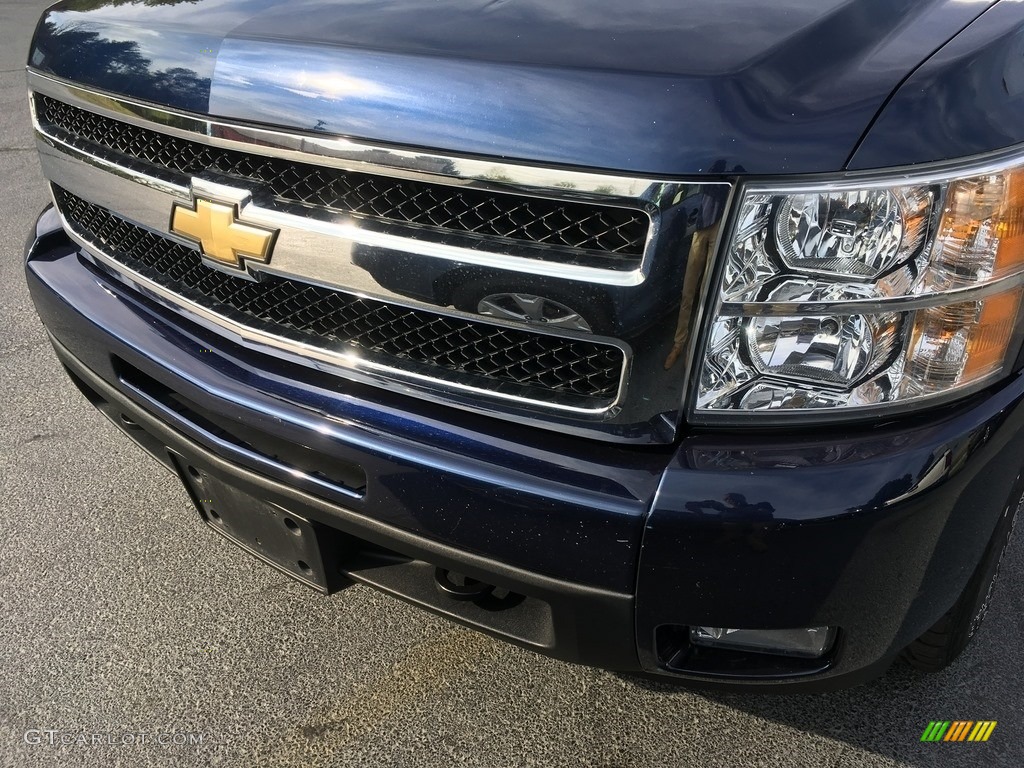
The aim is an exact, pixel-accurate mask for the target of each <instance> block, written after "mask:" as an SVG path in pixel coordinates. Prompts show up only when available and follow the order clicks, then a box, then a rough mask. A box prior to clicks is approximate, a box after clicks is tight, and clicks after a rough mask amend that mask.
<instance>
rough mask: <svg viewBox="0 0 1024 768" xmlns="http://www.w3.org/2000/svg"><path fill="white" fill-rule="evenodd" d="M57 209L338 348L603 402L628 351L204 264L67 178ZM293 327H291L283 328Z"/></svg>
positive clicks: (182, 277)
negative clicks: (69, 185) (91, 198)
mask: <svg viewBox="0 0 1024 768" xmlns="http://www.w3.org/2000/svg"><path fill="white" fill-rule="evenodd" d="M53 193H54V199H55V201H56V203H57V209H58V211H59V212H60V214H61V215H62V217H63V218H64V220H65V221H66V222H68V224H69V225H70V226H71V228H72V229H73V231H74V232H75V233H76V234H78V236H79V237H81V238H82V239H83V240H85V241H86V242H87V243H88V244H89V245H90V246H92V248H94V249H98V250H100V251H102V252H103V253H104V254H105V255H106V256H107V257H108V258H111V259H113V260H114V261H116V262H118V263H119V264H121V265H123V266H125V267H127V268H129V269H131V270H132V271H133V272H136V273H138V274H140V275H142V276H143V277H145V278H148V279H149V280H152V281H153V282H155V283H157V284H159V285H161V286H163V287H164V288H166V289H168V290H170V291H172V292H173V293H175V294H178V295H181V296H183V297H184V298H186V299H189V300H192V301H195V302H197V303H201V304H205V305H206V306H207V307H208V308H209V309H211V310H213V311H215V312H217V313H218V314H222V315H224V316H225V317H228V318H229V319H232V320H235V321H236V322H238V323H239V324H240V325H243V326H247V327H250V328H252V329H253V330H255V331H262V332H264V333H268V334H272V335H279V336H282V337H286V338H290V339H292V340H296V341H302V342H305V343H307V344H310V345H312V346H319V347H322V348H324V349H325V350H329V351H331V352H333V353H334V354H338V355H346V354H348V355H357V356H362V355H364V354H367V353H368V354H373V355H378V356H380V357H382V358H383V357H389V358H391V359H392V360H393V361H394V362H393V367H396V368H397V367H400V366H399V365H398V363H400V362H401V361H403V360H404V361H409V362H410V363H412V364H413V365H414V366H415V367H417V368H421V369H423V370H429V371H431V373H432V375H433V377H434V378H437V379H440V380H443V379H445V378H447V377H449V376H452V375H455V376H457V378H456V379H455V380H454V381H453V383H462V384H463V385H467V386H472V385H473V384H475V385H476V386H475V387H474V388H476V389H478V390H480V391H494V392H496V393H502V392H504V393H506V394H513V393H514V394H516V395H517V396H524V397H528V395H527V394H526V393H527V392H529V390H531V389H533V390H537V391H540V392H544V393H548V395H549V396H550V395H552V394H553V395H555V396H557V397H561V398H563V401H564V402H575V403H577V405H578V406H579V407H586V405H587V404H590V405H591V407H594V408H601V407H605V406H608V405H610V404H611V403H612V402H614V401H615V400H616V398H617V396H618V390H619V385H620V380H621V377H622V370H623V365H624V363H625V355H624V353H623V351H622V350H621V349H620V348H618V347H615V346H610V345H605V344H600V343H595V342H594V341H592V340H589V339H567V338H563V337H560V336H553V335H547V334H537V333H532V332H530V331H528V330H526V329H523V328H510V327H504V326H500V325H490V324H486V323H482V322H478V321H475V320H468V319H463V318H457V317H450V316H444V315H439V314H434V313H428V312H424V311H423V310H418V309H411V308H408V307H401V306H398V305H395V304H388V303H384V302H380V301H375V300H372V299H365V298H360V297H357V296H352V295H348V294H344V293H341V292H340V291H334V290H330V289H327V288H322V287H320V286H315V285H310V284H307V283H301V282H298V281H294V280H288V279H285V278H279V277H276V276H273V275H268V276H267V277H266V278H264V279H262V280H259V281H250V280H246V279H244V278H239V277H234V276H232V275H228V274H225V273H223V272H220V271H217V270H211V269H209V268H207V267H205V266H204V265H203V263H202V260H201V258H200V255H199V252H198V251H197V250H196V249H194V248H189V247H187V246H185V245H181V244H179V243H176V242H174V241H172V240H170V239H168V238H165V237H161V236H160V235H158V234H156V233H154V232H151V231H149V230H146V229H143V228H142V227H138V226H136V225H134V224H131V223H129V222H127V221H125V220H124V219H122V218H120V217H118V216H116V215H114V214H112V213H110V212H109V211H107V210H106V209H103V208H100V207H99V206H96V205H93V204H92V203H89V202H87V201H85V200H83V199H81V198H79V197H76V196H75V195H72V194H69V193H68V192H66V191H64V190H63V189H61V188H60V187H58V186H56V185H54V187H53ZM285 334H287V336H285Z"/></svg>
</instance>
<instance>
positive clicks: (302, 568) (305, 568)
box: [296, 560, 313, 576]
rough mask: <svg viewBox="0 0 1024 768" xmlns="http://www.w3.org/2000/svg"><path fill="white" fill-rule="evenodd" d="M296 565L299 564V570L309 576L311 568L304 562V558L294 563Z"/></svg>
mask: <svg viewBox="0 0 1024 768" xmlns="http://www.w3.org/2000/svg"><path fill="white" fill-rule="evenodd" d="M296 565H298V566H299V570H300V571H302V572H303V573H304V574H306V575H307V576H309V575H310V574H311V573H313V569H312V568H310V567H309V565H308V564H307V563H306V561H305V560H299V561H298V562H297V563H296Z"/></svg>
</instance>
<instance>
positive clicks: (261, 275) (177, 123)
mask: <svg viewBox="0 0 1024 768" xmlns="http://www.w3.org/2000/svg"><path fill="white" fill-rule="evenodd" d="M28 83H29V88H30V107H31V109H32V112H33V122H34V127H35V131H36V139H37V146H38V148H39V151H40V160H41V164H42V167H43V174H44V176H46V177H47V178H48V179H49V180H50V182H51V189H53V190H54V191H55V194H59V192H56V190H58V189H65V190H67V191H68V192H69V193H71V194H72V195H74V196H76V197H78V198H81V199H82V200H84V201H85V202H86V203H88V204H91V205H93V206H99V207H101V208H103V209H106V210H107V211H109V212H112V213H113V214H115V215H116V216H117V217H118V218H120V219H123V220H124V221H125V222H126V223H127V224H128V225H130V226H134V227H137V228H141V230H142V231H145V232H146V233H147V234H148V235H152V236H155V237H158V238H161V239H164V240H166V241H168V242H170V243H171V244H172V245H174V246H175V247H178V246H184V247H185V248H186V249H193V250H192V252H195V253H197V252H196V251H195V250H194V244H192V243H189V242H186V241H185V240H184V239H183V238H181V237H179V236H176V235H174V234H173V233H171V232H170V231H169V229H170V227H169V218H170V215H169V214H170V211H171V208H172V207H173V205H174V204H175V203H180V204H183V205H189V206H192V205H194V204H195V201H196V199H200V198H202V199H212V200H215V201H219V202H222V203H229V204H233V205H235V206H236V216H237V220H239V221H241V222H243V223H250V224H253V225H256V226H263V227H266V228H270V229H273V230H276V231H277V232H278V237H277V241H276V245H275V246H274V251H273V254H272V259H271V262H269V263H265V264H264V263H259V264H252V263H250V262H249V261H247V267H248V270H249V272H248V274H246V273H240V272H233V274H232V277H234V278H235V279H240V278H244V277H248V278H249V279H250V280H251V281H255V282H267V283H273V282H275V281H293V282H297V283H299V284H304V285H308V286H310V287H312V288H313V289H315V290H317V291H320V290H325V291H327V292H329V293H330V292H333V293H336V294H340V295H344V296H347V297H349V298H350V299H353V300H358V301H361V302H364V303H368V302H375V304H374V306H375V307H379V308H385V307H386V308H390V310H391V311H395V312H399V313H402V312H405V311H406V310H409V311H411V312H414V313H417V312H418V313H419V314H414V315H409V316H414V317H417V318H418V319H419V320H424V319H425V318H427V317H430V318H436V319H439V320H440V321H444V322H454V323H456V324H458V323H463V324H465V323H469V324H472V327H474V328H477V329H479V328H482V327H488V328H497V329H501V330H502V332H503V333H511V332H514V333H515V334H522V335H521V336H518V337H517V338H520V339H523V340H524V341H526V340H528V339H529V342H530V343H534V344H536V343H540V344H541V346H543V345H545V344H559V345H561V348H573V349H579V348H581V347H572V346H571V345H575V344H577V343H581V344H582V345H584V347H586V346H587V345H590V348H591V349H594V348H598V349H601V350H604V351H603V352H601V353H600V354H603V355H605V356H606V357H604V358H601V359H603V360H604V364H605V367H604V370H603V372H600V373H599V374H597V376H598V378H592V379H591V383H590V384H588V385H587V387H589V389H586V390H585V391H584V392H580V391H579V390H577V391H571V390H572V387H573V386H574V385H573V384H571V383H569V384H562V383H559V382H554V385H553V386H554V387H555V388H554V389H552V383H551V382H550V381H546V382H545V380H544V379H543V373H544V372H543V371H535V372H534V374H533V375H534V377H535V378H533V379H529V377H526V379H521V380H517V379H516V376H517V375H519V374H515V375H510V376H509V377H508V378H507V379H505V380H501V379H499V378H496V377H494V376H490V377H489V376H487V375H484V374H481V373H475V372H467V371H460V370H458V369H457V366H454V367H452V368H449V369H447V370H441V369H440V368H439V366H437V365H431V364H430V363H429V362H426V363H424V362H418V361H416V360H413V359H412V358H411V356H408V355H406V356H404V357H403V356H402V355H401V354H391V353H389V352H388V351H387V350H384V349H378V350H374V349H372V348H370V347H367V346H365V345H364V346H360V347H358V348H355V349H356V351H354V348H353V347H352V345H350V344H345V343H344V342H339V343H340V344H342V346H347V347H348V348H347V349H344V350H343V349H339V348H331V344H330V343H328V344H326V345H325V344H323V343H322V340H316V339H313V340H312V341H311V339H310V338H309V337H308V336H307V337H304V336H303V334H302V333H301V332H295V331H294V329H288V328H286V327H285V326H283V325H282V324H280V323H277V324H273V325H272V327H267V326H261V327H260V328H256V327H255V326H256V325H259V323H258V322H254V321H253V319H252V318H248V317H245V316H244V313H243V314H242V316H240V314H239V312H238V311H237V310H232V311H229V310H228V309H226V308H225V305H224V304H222V303H219V304H217V303H215V302H211V301H209V300H207V299H205V298H198V299H196V298H195V297H193V298H189V297H188V296H186V295H185V293H187V291H185V290H183V289H182V288H181V287H180V286H174V287H171V288H169V287H168V284H167V282H166V281H164V284H161V282H160V279H159V275H153V274H152V273H151V272H147V270H145V269H141V268H140V269H141V271H137V270H136V269H134V268H132V267H131V266H128V263H127V261H126V260H124V259H121V260H118V258H117V256H118V254H117V253H108V252H106V251H105V250H104V248H103V247H101V244H100V243H97V242H96V240H97V238H95V237H93V238H91V239H90V237H87V236H86V235H88V233H84V232H82V231H77V230H76V225H75V222H74V221H70V220H69V218H68V217H67V216H62V218H63V221H64V226H65V229H66V231H67V232H68V234H69V236H70V237H71V238H72V239H73V240H75V241H76V242H77V243H78V244H79V245H80V246H82V249H83V250H82V251H81V255H82V256H83V257H85V258H86V259H88V260H91V261H92V262H93V263H94V264H95V265H96V266H97V267H99V268H100V269H102V270H103V271H104V272H105V273H107V274H109V275H110V276H112V277H113V278H116V279H118V280H120V281H121V282H123V283H125V284H127V285H128V286H130V287H131V288H132V289H134V290H136V291H139V292H141V293H142V294H144V295H146V296H147V297H148V298H149V299H151V300H154V301H156V302H157V303H159V304H160V305H161V306H163V307H165V308H166V309H168V310H170V311H172V312H176V313H178V314H180V315H181V316H182V317H183V318H185V319H186V320H189V321H192V322H195V323H198V324H200V325H201V326H203V327H204V328H206V329H207V330H210V331H213V332H217V333H220V334H222V335H224V336H226V337H227V338H229V339H230V340H232V341H234V342H235V343H241V344H243V345H244V346H246V347H249V348H251V349H254V350H256V351H258V352H260V353H263V354H269V355H271V356H277V357H280V358H282V359H287V360H290V361H292V362H296V363H300V364H305V365H309V366H312V367H315V368H317V369H320V370H325V371H328V372H331V373H333V374H336V375H338V376H340V377H342V378H349V379H353V380H356V381H359V382H362V383H366V384H371V385H374V386H378V387H383V388H386V389H391V390H393V391H397V392H401V393H404V394H410V395H416V396H420V397H426V398H428V399H431V400H434V401H436V402H441V403H445V404H447V405H453V406H456V407H460V408H463V409H467V410H471V411H476V412H480V413H484V414H487V415H491V416H497V417H500V418H506V419H512V420H516V421H520V422H523V423H528V424H532V425H534V426H538V427H545V428H550V429H556V430H558V431H562V432H568V433H573V434H578V435H582V436H586V437H590V438H597V439H602V440H613V441H616V442H633V443H667V442H671V441H672V440H673V439H675V436H676V426H677V425H678V423H679V421H680V419H681V417H682V412H683V408H682V406H683V401H684V397H685V389H686V382H687V381H688V368H689V366H690V360H689V358H688V357H686V356H684V357H683V358H682V359H681V364H680V366H678V370H672V371H670V372H668V369H667V368H663V365H662V363H663V362H664V361H665V359H666V358H665V355H666V352H667V351H668V350H669V349H670V348H672V345H673V343H674V341H673V336H674V335H675V336H676V341H675V343H678V340H677V339H678V334H679V331H678V330H675V328H676V325H677V316H678V323H679V324H680V326H679V327H683V326H682V324H683V323H684V309H685V311H686V312H690V313H691V314H689V315H687V317H688V318H689V319H690V320H691V321H693V322H696V320H697V319H698V318H697V317H696V316H697V315H698V314H699V311H700V307H701V301H700V295H701V294H702V292H704V291H705V290H706V284H707V280H708V277H709V275H710V270H709V269H708V268H707V266H706V265H705V263H704V261H703V259H701V261H699V262H695V264H693V265H691V264H689V263H688V262H689V261H690V259H689V258H688V256H687V253H688V243H689V238H690V234H691V232H692V231H693V228H694V223H695V222H700V221H704V222H708V221H711V222H712V223H713V226H714V227H715V228H716V229H720V226H721V218H720V216H718V217H716V218H715V219H707V218H706V217H705V216H704V210H705V208H706V207H707V201H708V200H718V201H720V202H719V203H717V204H716V205H715V206H711V207H712V208H714V207H716V206H717V208H718V210H722V209H723V208H722V205H723V203H724V206H725V209H727V207H728V200H729V197H730V195H731V193H732V189H733V185H732V184H731V183H729V182H726V181H715V180H690V181H687V180H658V179H651V178H641V177H629V176H620V175H613V174H608V173H601V172H590V171H577V170H563V169H557V168H544V167H535V166H529V165H524V164H516V163H509V162H505V161H498V160H493V159H477V158H467V157H458V156H448V155H438V154H431V153H429V152H424V151H420V150H404V149H401V148H396V147H393V146H392V147H385V146H382V145H374V144H371V143H369V142H364V141H361V140H350V139H344V138H340V137H334V136H321V135H316V134H313V135H311V134H303V133H298V132H285V131H284V130H273V129H267V128H262V127H258V126H253V125H248V124H244V123H237V122H228V121H221V120H215V119H211V118H206V117H203V116H199V115H192V114H189V113H184V112H179V111H171V110H168V109H165V108H163V107H158V106H154V105H147V104H144V103H141V102H137V101H133V100H131V99H125V98H122V97H118V96H114V95H111V94H106V93H103V92H99V91H95V90H92V89H88V88H83V87H81V86H78V85H75V84H72V83H68V82H64V81H61V80H57V79H54V78H52V77H49V76H46V75H42V74H40V73H37V72H35V71H33V70H31V69H30V70H29V72H28ZM41 97H47V98H49V99H53V100H56V101H58V102H66V103H68V104H69V105H71V106H73V107H75V108H76V109H78V110H81V111H84V112H89V113H95V114H96V115H100V116H102V117H103V118H105V119H108V120H114V121H118V122H121V123H125V124H129V125H131V126H136V127H139V128H144V129H146V130H148V131H151V132H155V133H159V134H166V135H168V136H171V137H175V138H178V139H184V140H186V141H187V142H189V143H190V144H192V145H202V146H208V147H213V148H218V149H226V150H232V151H237V152H243V153H248V154H251V155H253V156H259V157H261V158H271V159H276V160H282V161H285V162H286V163H298V164H305V165H306V166H309V167H314V166H315V167H317V168H320V167H323V168H326V169H341V170H343V171H345V172H352V173H355V172H358V173H362V174H368V175H371V176H380V177H387V179H389V180H391V181H393V180H396V179H397V180H412V181H416V182H422V183H424V184H429V185H432V186H433V187H450V188H455V189H457V190H463V191H465V190H468V191H473V192H477V191H480V192H485V193H487V194H489V195H491V196H493V195H495V194H502V195H506V196H510V197H515V198H530V199H541V200H548V201H556V202H558V203H563V202H564V203H582V204H584V205H586V206H590V208H591V209H593V208H595V207H596V208H602V207H607V208H619V209H630V210H632V211H643V212H644V215H645V216H649V218H650V226H649V228H648V230H647V239H646V242H645V243H644V247H643V253H642V255H641V256H640V257H639V258H637V257H636V256H635V255H633V254H625V253H614V252H610V251H606V252H599V251H595V250H587V249H578V248H576V249H574V248H569V247H566V246H564V245H551V244H550V243H547V244H545V243H534V242H529V241H524V240H515V239H514V238H508V237H498V236H494V235H480V234H474V233H471V232H463V233H460V232H456V231H451V230H445V232H444V233H443V234H444V237H440V238H438V239H434V237H433V234H432V233H434V234H436V231H440V230H436V228H433V225H419V224H409V223H402V222H395V221H389V220H384V219H377V218H373V217H371V216H368V215H360V214H352V213H344V212H341V211H338V210H334V209H331V208H328V207H324V206H314V205H309V204H306V203H301V204H300V203H298V202H293V201H289V200H285V199H282V198H281V197H279V196H277V195H275V194H274V193H273V190H270V189H268V188H267V185H264V184H255V183H253V184H252V185H251V187H250V184H249V183H247V182H246V181H245V180H244V179H240V178H239V177H237V176H231V175H229V174H225V173H222V172H218V171H217V170H212V169H203V170H201V171H200V172H199V173H198V174H196V175H191V176H189V175H188V174H184V173H180V172H179V171H177V170H173V169H171V166H170V165H169V164H165V165H160V164H154V163H152V162H149V161H146V160H140V159H138V157H135V156H133V155H132V154H126V153H125V152H122V151H117V150H116V149H113V148H111V147H108V146H104V145H102V144H97V143H95V142H91V141H87V140H85V139H82V138H76V137H75V136H72V135H71V134H70V133H69V132H68V131H67V130H64V129H62V128H60V127H57V126H55V125H53V124H48V123H45V122H40V120H39V115H38V114H37V112H38V109H37V107H38V106H39V104H40V103H42V98H41ZM68 127H73V126H71V125H70V124H68ZM136 154H140V153H136ZM389 183H390V181H389ZM211 196H212V197H211ZM65 207H66V206H65ZM568 209H569V208H566V210H568ZM699 226H701V227H705V226H707V223H704V224H700V225H699ZM435 230H436V231H435ZM714 237H715V238H716V239H717V235H715V236H714ZM714 241H715V240H712V242H714ZM705 242H706V240H705ZM109 250H110V251H111V252H113V251H114V250H115V249H114V248H113V247H109ZM197 255H198V253H197ZM709 263H710V262H709ZM207 265H208V266H211V265H210V264H209V263H207ZM135 266H139V265H135ZM684 273H685V274H684ZM649 278H653V279H649ZM246 282H248V281H246ZM503 292H504V293H521V294H524V295H531V296H536V297H540V298H543V299H546V300H548V301H546V302H541V304H542V305H545V304H546V305H551V306H564V307H568V308H569V309H571V310H573V311H574V312H578V313H580V314H581V316H582V317H583V319H584V321H585V325H583V326H581V328H580V329H576V328H557V327H555V326H552V327H548V328H545V327H544V325H543V324H541V320H542V319H543V318H534V317H529V316H525V317H523V318H521V319H520V318H514V317H513V318H504V317H502V318H496V317H488V316H486V311H485V310H481V309H480V308H479V307H478V306H477V303H478V299H479V297H484V298H486V296H490V295H493V294H495V293H503ZM484 303H485V302H484ZM215 304H216V305H215ZM419 320H418V321H419ZM587 327H589V328H591V329H592V331H593V332H592V333H587V332H586V331H585V328H587ZM674 330H675V333H674V334H673V331H674ZM485 335H486V334H485ZM533 337H540V339H541V341H540V342H537V340H536V338H533ZM552 339H553V340H555V341H552ZM371 346H372V345H371ZM689 348H692V341H691V343H690V345H689ZM520 349H526V347H523V346H521V345H520ZM609 350H610V352H609ZM608 354H613V355H615V356H616V359H617V361H618V363H617V364H618V365H619V366H620V367H619V368H617V369H616V375H617V381H616V388H615V390H614V393H612V392H611V388H610V380H611V376H610V374H609V371H608V370H607V361H608V358H607V355H608ZM584 357H585V355H584ZM598 357H600V355H599V356H598ZM594 359H598V358H594ZM570 365H571V362H570ZM598 368H599V369H600V368H601V366H600V365H599V366H598ZM538 376H539V378H538ZM583 379H586V376H583V377H582V379H580V380H583ZM598 379H601V380H600V381H598ZM523 381H526V383H525V384H524V383H523ZM595 382H597V383H596V384H595Z"/></svg>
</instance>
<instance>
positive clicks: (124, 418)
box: [120, 413, 139, 429]
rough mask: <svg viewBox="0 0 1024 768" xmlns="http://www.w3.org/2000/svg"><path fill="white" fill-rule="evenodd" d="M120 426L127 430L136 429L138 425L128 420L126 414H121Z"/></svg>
mask: <svg viewBox="0 0 1024 768" xmlns="http://www.w3.org/2000/svg"><path fill="white" fill-rule="evenodd" d="M120 419H121V425H122V426H124V427H125V428H127V429H138V428H139V425H138V424H137V423H135V422H134V421H133V420H132V419H131V418H129V416H128V414H127V413H122V414H121V416H120Z"/></svg>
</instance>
